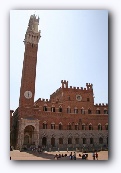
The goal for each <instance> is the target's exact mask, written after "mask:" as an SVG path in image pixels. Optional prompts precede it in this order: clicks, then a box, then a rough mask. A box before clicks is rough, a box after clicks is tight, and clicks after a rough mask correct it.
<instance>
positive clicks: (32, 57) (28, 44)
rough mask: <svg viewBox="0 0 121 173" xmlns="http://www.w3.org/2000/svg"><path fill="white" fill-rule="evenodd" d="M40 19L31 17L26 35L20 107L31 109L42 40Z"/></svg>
mask: <svg viewBox="0 0 121 173" xmlns="http://www.w3.org/2000/svg"><path fill="white" fill-rule="evenodd" d="M38 25H39V17H38V18H36V16H35V15H31V16H30V19H29V23H28V28H27V31H26V34H25V39H24V44H25V52H24V61H23V70H22V78H21V88H20V98H19V107H31V106H33V104H34V94H35V78H36V63H37V51H38V42H39V39H40V37H41V36H40V30H39V31H38Z"/></svg>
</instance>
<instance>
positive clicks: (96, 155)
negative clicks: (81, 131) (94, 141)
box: [95, 152, 98, 160]
mask: <svg viewBox="0 0 121 173" xmlns="http://www.w3.org/2000/svg"><path fill="white" fill-rule="evenodd" d="M95 157H96V160H98V153H97V152H96V154H95Z"/></svg>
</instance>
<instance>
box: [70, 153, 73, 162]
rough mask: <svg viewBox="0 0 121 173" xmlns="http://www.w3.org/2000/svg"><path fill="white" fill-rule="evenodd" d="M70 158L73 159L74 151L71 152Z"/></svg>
mask: <svg viewBox="0 0 121 173" xmlns="http://www.w3.org/2000/svg"><path fill="white" fill-rule="evenodd" d="M70 159H71V160H72V159H73V156H72V152H71V154H70Z"/></svg>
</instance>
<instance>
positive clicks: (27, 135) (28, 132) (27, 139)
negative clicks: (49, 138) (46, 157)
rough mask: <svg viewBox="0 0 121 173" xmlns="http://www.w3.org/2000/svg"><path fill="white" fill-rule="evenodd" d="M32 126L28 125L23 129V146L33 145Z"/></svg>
mask: <svg viewBox="0 0 121 173" xmlns="http://www.w3.org/2000/svg"><path fill="white" fill-rule="evenodd" d="M34 129H35V128H34V126H32V125H28V126H26V127H25V129H24V145H27V146H30V145H32V144H34Z"/></svg>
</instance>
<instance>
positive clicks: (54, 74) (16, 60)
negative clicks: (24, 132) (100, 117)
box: [10, 10, 108, 110]
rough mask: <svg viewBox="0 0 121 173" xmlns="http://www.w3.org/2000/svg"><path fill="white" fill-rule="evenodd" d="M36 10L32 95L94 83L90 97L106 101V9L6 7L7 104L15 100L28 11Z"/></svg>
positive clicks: (44, 95) (15, 103)
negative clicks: (37, 32) (64, 83)
mask: <svg viewBox="0 0 121 173" xmlns="http://www.w3.org/2000/svg"><path fill="white" fill-rule="evenodd" d="M32 14H35V15H37V16H39V18H40V22H39V30H41V38H40V41H39V44H38V56H37V68H36V83H35V100H37V99H38V98H45V99H49V98H50V95H51V94H52V93H53V92H55V91H56V90H57V89H58V88H59V87H61V80H67V81H68V82H69V86H75V87H86V83H92V84H93V92H94V96H95V98H94V103H95V104H96V103H108V11H107V10H36V11H35V10H11V11H10V109H12V110H15V109H16V108H17V107H18V104H19V95H20V85H21V76H22V66H23V59H24V50H25V46H24V43H23V40H24V38H25V33H26V29H27V26H28V22H29V18H30V15H32Z"/></svg>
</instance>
